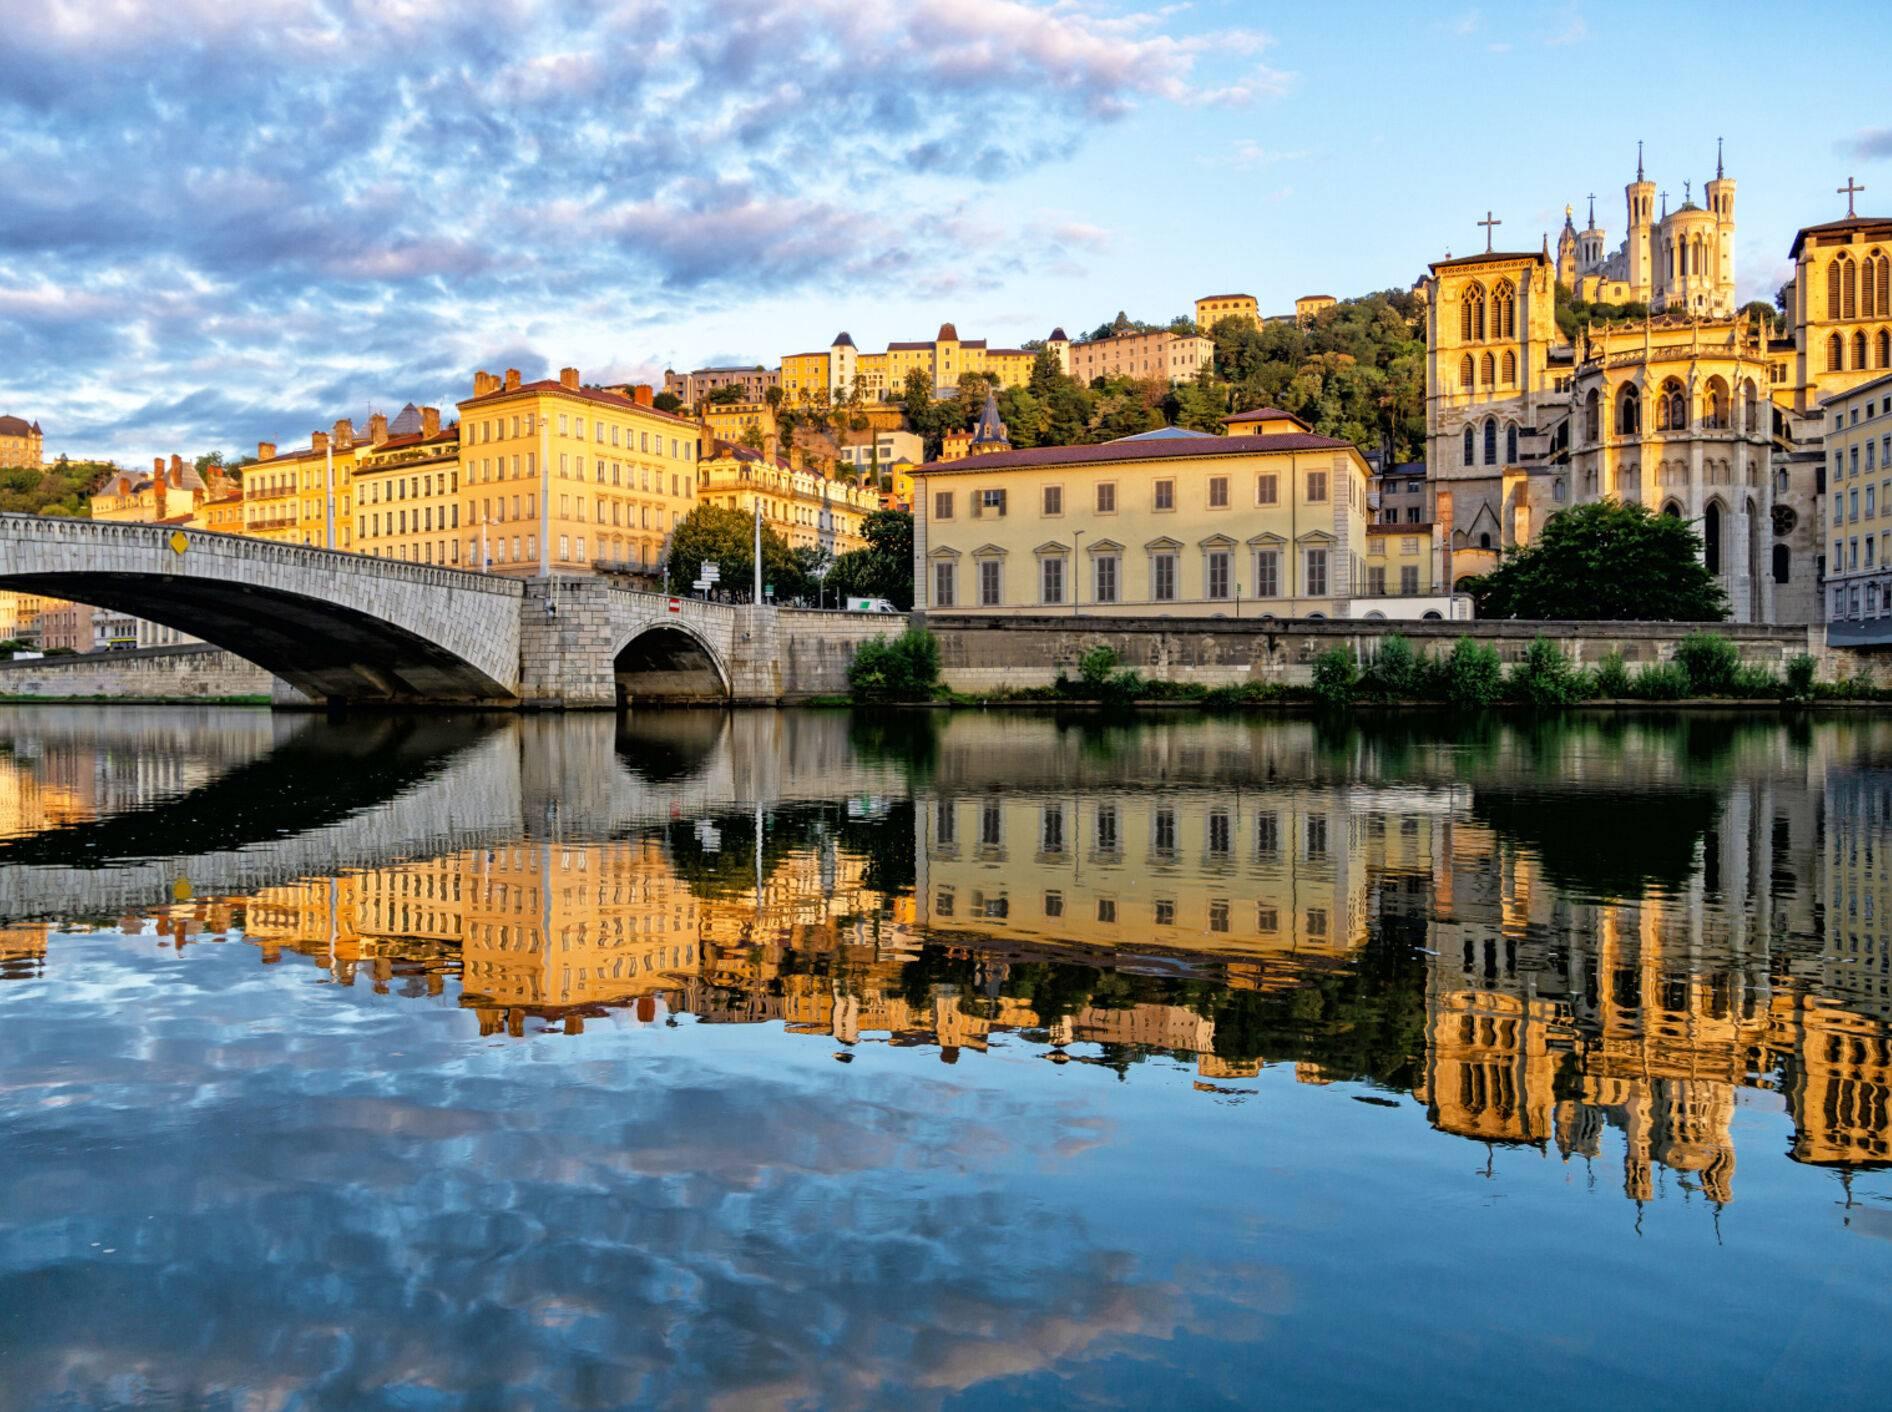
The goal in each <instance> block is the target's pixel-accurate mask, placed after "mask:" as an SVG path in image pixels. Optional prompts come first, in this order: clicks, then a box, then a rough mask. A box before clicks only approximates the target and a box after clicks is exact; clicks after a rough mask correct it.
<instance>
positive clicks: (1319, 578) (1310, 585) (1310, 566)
mask: <svg viewBox="0 0 1892 1412" xmlns="http://www.w3.org/2000/svg"><path fill="white" fill-rule="evenodd" d="M1307 594H1308V596H1309V597H1310V598H1324V597H1326V595H1327V551H1326V550H1325V549H1310V550H1308V551H1307Z"/></svg>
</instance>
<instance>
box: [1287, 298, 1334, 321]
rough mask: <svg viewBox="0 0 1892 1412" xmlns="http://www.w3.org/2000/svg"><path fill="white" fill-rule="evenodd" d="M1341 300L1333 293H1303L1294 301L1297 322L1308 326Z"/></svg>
mask: <svg viewBox="0 0 1892 1412" xmlns="http://www.w3.org/2000/svg"><path fill="white" fill-rule="evenodd" d="M1339 302H1340V301H1339V300H1338V299H1336V298H1334V296H1333V295H1331V294H1303V295H1302V296H1301V297H1300V298H1299V299H1296V300H1295V301H1294V318H1295V322H1297V323H1299V324H1301V325H1302V326H1303V327H1306V326H1307V325H1309V324H1311V323H1313V322H1314V320H1316V319H1318V318H1319V317H1320V316H1321V315H1322V314H1324V313H1326V312H1327V311H1328V310H1329V309H1331V308H1333V307H1334V305H1336V304H1338V303H1339Z"/></svg>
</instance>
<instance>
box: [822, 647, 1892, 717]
mask: <svg viewBox="0 0 1892 1412" xmlns="http://www.w3.org/2000/svg"><path fill="white" fill-rule="evenodd" d="M1784 667H1785V669H1784V672H1782V673H1781V674H1778V675H1777V674H1775V673H1774V672H1772V671H1770V670H1768V669H1767V668H1766V667H1759V666H1750V665H1744V664H1743V663H1742V662H1741V658H1740V652H1739V650H1738V649H1737V648H1736V647H1735V645H1734V643H1733V642H1731V641H1729V640H1728V639H1727V638H1725V637H1723V636H1721V635H1720V634H1719V633H1712V632H1695V633H1690V634H1689V635H1688V636H1687V637H1685V638H1683V639H1682V641H1681V642H1680V643H1679V644H1678V645H1677V647H1676V650H1675V655H1674V657H1673V658H1672V659H1671V660H1669V661H1666V662H1652V663H1648V664H1646V665H1644V666H1641V667H1638V668H1636V669H1635V670H1633V671H1632V670H1631V669H1630V667H1629V665H1628V664H1627V663H1626V662H1625V661H1624V660H1623V658H1622V655H1621V654H1620V653H1616V652H1612V653H1610V654H1608V655H1607V656H1605V657H1604V658H1603V660H1602V661H1601V662H1599V663H1598V664H1597V665H1596V666H1595V667H1594V668H1583V667H1579V666H1577V665H1576V664H1575V663H1574V662H1572V661H1571V660H1570V659H1569V658H1568V657H1566V656H1565V655H1564V653H1563V651H1562V649H1561V648H1559V647H1558V646H1557V644H1556V643H1555V642H1553V641H1551V640H1550V639H1548V638H1542V637H1540V638H1535V639H1533V640H1532V642H1531V644H1530V646H1529V647H1528V648H1527V649H1526V650H1525V654H1524V659H1523V660H1522V661H1520V662H1518V663H1517V664H1516V665H1515V666H1513V667H1512V668H1511V669H1510V670H1509V671H1506V670H1505V667H1504V664H1503V663H1502V662H1501V661H1500V660H1499V657H1498V654H1497V652H1496V650H1495V649H1493V648H1491V647H1488V646H1486V645H1484V644H1482V643H1479V642H1476V641H1474V640H1473V639H1471V638H1469V637H1461V638H1459V639H1458V641H1457V642H1455V643H1454V644H1453V645H1452V648H1451V650H1450V651H1448V652H1445V653H1443V654H1440V655H1433V654H1431V653H1426V652H1421V651H1419V650H1418V649H1416V648H1415V647H1414V646H1413V644H1412V642H1411V641H1410V640H1409V639H1408V638H1406V637H1404V636H1402V635H1400V634H1399V633H1391V634H1388V635H1387V636H1386V637H1384V638H1382V639H1381V640H1380V644H1379V651H1378V652H1377V653H1376V654H1375V655H1374V657H1373V659H1372V660H1371V661H1370V662H1368V663H1367V664H1366V666H1365V667H1364V668H1362V667H1361V666H1360V664H1359V663H1358V662H1356V661H1355V659H1354V656H1353V654H1352V653H1351V652H1349V651H1348V650H1346V649H1345V648H1341V647H1335V648H1332V649H1330V650H1329V651H1327V652H1323V653H1322V654H1321V655H1320V656H1319V657H1317V658H1315V659H1314V671H1313V683H1312V685H1311V686H1287V685H1284V684H1281V683H1276V682H1242V683H1239V684H1237V685H1230V686H1205V685H1203V684H1201V683H1199V682H1169V681H1154V680H1151V679H1150V678H1148V677H1145V676H1144V675H1143V674H1142V673H1140V672H1138V671H1136V670H1135V669H1133V668H1130V667H1126V666H1124V665H1123V664H1122V662H1121V660H1120V659H1119V658H1118V656H1117V654H1116V652H1115V651H1113V650H1112V649H1111V648H1109V647H1103V646H1098V647H1093V648H1091V649H1090V650H1089V651H1087V652H1085V653H1084V654H1083V656H1081V657H1080V658H1079V659H1078V662H1077V676H1076V677H1072V676H1070V675H1069V674H1067V673H1066V672H1064V671H1063V670H1060V671H1059V673H1058V676H1057V679H1056V680H1055V681H1054V682H1053V683H1052V684H1051V685H1050V686H1039V687H1007V688H995V689H992V690H987V691H980V692H972V693H966V692H954V691H951V690H949V689H947V688H946V687H945V686H944V685H943V684H942V683H941V681H940V677H939V644H938V643H937V642H936V641H935V640H934V638H933V635H932V634H931V633H929V632H926V631H924V630H918V629H912V628H909V629H908V630H907V631H905V632H903V633H901V634H900V635H899V636H898V637H893V638H884V637H883V638H874V639H872V640H871V641H868V642H865V643H862V644H861V646H860V648H859V649H858V650H857V651H856V652H855V654H854V660H853V661H852V662H851V663H850V664H849V665H848V697H849V699H850V700H851V701H853V702H857V703H867V702H896V701H908V702H927V701H937V702H944V703H948V704H965V705H973V704H979V703H988V702H1026V703H1029V702H1042V703H1045V704H1050V705H1056V704H1059V703H1067V702H1068V703H1072V704H1091V705H1119V706H1127V705H1131V704H1135V703H1157V702H1188V703H1193V704H1197V705H1201V706H1207V707H1234V706H1252V705H1262V704H1268V703H1274V704H1280V703H1288V702H1318V703H1320V704H1323V705H1328V706H1351V705H1367V704H1379V705H1392V704H1409V703H1428V704H1429V703H1437V704H1440V705H1446V706H1451V707H1455V708H1459V709H1464V710H1479V709H1483V708H1485V707H1491V706H1499V705H1520V706H1530V707H1537V708H1545V709H1549V708H1556V707H1561V706H1575V705H1580V704H1582V703H1584V702H1592V701H1595V702H1606V701H1651V702H1662V701H1680V700H1685V699H1687V700H1699V699H1704V698H1710V699H1723V700H1739V701H1791V702H1807V701H1887V700H1892V688H1886V687H1878V686H1875V685H1873V684H1872V683H1871V682H1870V681H1867V680H1865V679H1862V678H1852V679H1848V680H1842V681H1837V682H1816V681H1815V680H1814V675H1815V663H1814V660H1813V658H1812V657H1810V656H1808V655H1806V654H1805V653H1802V654H1800V655H1799V656H1797V657H1794V658H1792V659H1790V660H1789V661H1787V662H1786V663H1785V664H1784Z"/></svg>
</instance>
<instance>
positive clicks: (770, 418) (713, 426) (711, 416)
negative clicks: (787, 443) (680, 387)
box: [697, 402, 782, 456]
mask: <svg viewBox="0 0 1892 1412" xmlns="http://www.w3.org/2000/svg"><path fill="white" fill-rule="evenodd" d="M697 416H698V419H699V420H700V421H701V422H702V423H703V443H704V445H706V446H707V445H712V444H714V443H715V442H718V441H727V442H730V443H731V444H732V445H737V446H742V445H746V444H747V441H746V440H745V437H748V438H753V439H754V440H756V441H757V442H759V445H757V446H756V447H755V448H754V449H755V450H757V451H761V452H764V453H766V454H767V455H770V456H774V455H776V454H777V453H779V452H780V451H781V449H782V445H781V428H780V427H779V426H778V425H777V424H776V420H775V409H774V408H773V407H771V406H769V404H768V403H766V402H705V403H704V404H703V405H702V407H701V408H699V409H698V412H697Z"/></svg>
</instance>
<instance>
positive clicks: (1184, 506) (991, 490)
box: [914, 429, 1368, 617]
mask: <svg viewBox="0 0 1892 1412" xmlns="http://www.w3.org/2000/svg"><path fill="white" fill-rule="evenodd" d="M1367 484H1368V471H1367V466H1366V462H1365V461H1364V460H1363V459H1362V458H1361V456H1360V453H1359V452H1358V451H1357V450H1356V449H1355V448H1354V447H1353V445H1352V444H1351V443H1350V442H1345V441H1337V440H1334V439H1333V438H1331V437H1324V436H1313V435H1310V434H1308V433H1305V432H1277V433H1274V434H1272V435H1266V436H1241V437H1216V436H1201V435H1196V434H1192V433H1188V432H1184V433H1181V434H1176V433H1175V431H1174V429H1166V431H1164V432H1156V433H1146V434H1145V435H1142V436H1135V437H1128V438H1125V439H1124V440H1121V441H1113V442H1107V443H1105V444H1103V445H1101V446H1065V447H1040V448H1036V449H1033V450H1028V451H1005V452H999V453H997V454H993V455H984V456H972V457H969V458H967V459H965V460H961V461H944V462H936V463H934V464H932V465H927V466H922V467H920V468H919V469H918V471H917V472H916V473H915V477H914V556H915V564H914V574H915V584H916V588H917V592H916V596H915V601H916V604H917V605H918V606H919V607H920V608H922V609H931V610H934V611H951V612H959V613H992V612H997V613H1045V612H1081V611H1088V612H1091V613H1097V614H1132V615H1137V616H1149V615H1167V614H1174V615H1176V616H1187V617H1200V616H1217V615H1223V614H1228V615H1233V614H1235V613H1236V612H1238V611H1243V612H1247V613H1250V614H1252V615H1253V616H1256V617H1260V616H1263V615H1265V614H1274V615H1276V616H1278V617H1347V616H1350V613H1351V608H1350V604H1351V601H1352V599H1353V597H1354V596H1355V594H1356V593H1357V592H1358V587H1357V585H1358V582H1359V580H1360V578H1361V573H1362V569H1363V556H1364V553H1365V548H1366V511H1367Z"/></svg>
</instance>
